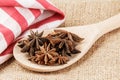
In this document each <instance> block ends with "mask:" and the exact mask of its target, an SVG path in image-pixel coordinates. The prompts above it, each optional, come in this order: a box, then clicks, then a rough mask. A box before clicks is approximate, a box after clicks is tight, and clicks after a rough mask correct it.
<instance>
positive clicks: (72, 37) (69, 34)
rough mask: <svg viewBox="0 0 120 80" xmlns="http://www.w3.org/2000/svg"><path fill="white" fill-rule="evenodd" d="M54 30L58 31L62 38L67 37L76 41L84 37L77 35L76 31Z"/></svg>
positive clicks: (57, 33)
mask: <svg viewBox="0 0 120 80" xmlns="http://www.w3.org/2000/svg"><path fill="white" fill-rule="evenodd" d="M54 32H55V33H56V35H57V36H58V37H60V38H62V39H63V38H64V39H65V38H67V39H68V40H71V41H74V42H80V41H82V40H83V38H80V37H79V36H77V35H76V34H74V33H71V32H68V31H65V30H54Z"/></svg>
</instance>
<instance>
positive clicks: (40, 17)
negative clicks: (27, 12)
mask: <svg viewBox="0 0 120 80" xmlns="http://www.w3.org/2000/svg"><path fill="white" fill-rule="evenodd" d="M54 14H55V12H52V11H43V13H42V14H41V15H40V16H39V17H38V18H37V19H36V20H35V21H34V22H33V23H32V25H33V24H35V23H37V22H40V21H42V20H44V19H47V18H48V17H51V16H53V15H54Z"/></svg>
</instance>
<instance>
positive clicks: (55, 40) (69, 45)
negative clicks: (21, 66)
mask: <svg viewBox="0 0 120 80" xmlns="http://www.w3.org/2000/svg"><path fill="white" fill-rule="evenodd" d="M42 35H43V32H41V33H38V31H36V32H33V31H32V30H31V31H30V35H28V38H27V39H24V40H21V41H19V42H18V46H19V47H20V48H21V52H28V53H29V57H30V58H29V60H30V61H32V62H35V63H37V64H42V65H53V64H65V63H66V62H67V61H68V60H69V59H68V56H71V55H72V54H76V53H80V52H81V51H80V50H78V49H76V45H77V44H78V43H79V42H80V41H82V40H83V38H80V37H79V36H77V35H76V34H74V33H71V32H68V31H65V30H54V33H52V34H48V35H47V36H44V37H43V36H42Z"/></svg>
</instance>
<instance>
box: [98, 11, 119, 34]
mask: <svg viewBox="0 0 120 80" xmlns="http://www.w3.org/2000/svg"><path fill="white" fill-rule="evenodd" d="M96 27H97V29H98V30H99V31H100V35H101V36H102V35H103V34H106V33H108V32H110V31H112V30H114V29H117V28H120V13H119V14H117V15H115V16H113V17H111V18H108V19H106V20H104V21H102V22H99V23H97V24H96Z"/></svg>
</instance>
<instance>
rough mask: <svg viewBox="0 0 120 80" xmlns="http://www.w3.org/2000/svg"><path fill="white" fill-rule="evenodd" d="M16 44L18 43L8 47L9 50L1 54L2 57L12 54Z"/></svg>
mask: <svg viewBox="0 0 120 80" xmlns="http://www.w3.org/2000/svg"><path fill="white" fill-rule="evenodd" d="M15 43H16V42H14V43H12V44H11V45H10V46H8V48H7V49H6V50H5V51H3V53H2V54H0V56H4V55H7V54H12V52H13V48H14V45H15Z"/></svg>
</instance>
